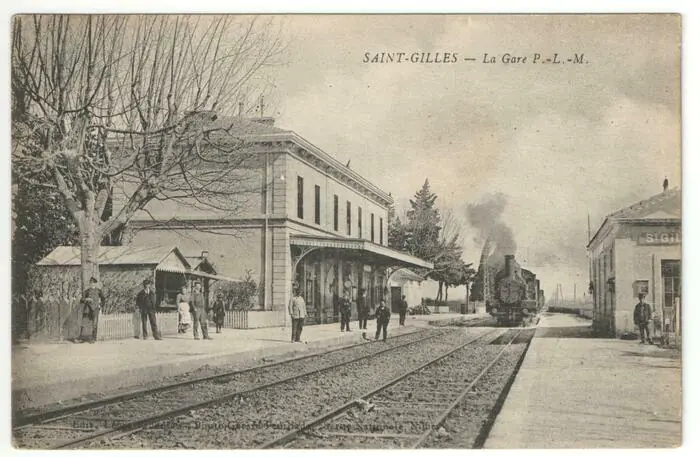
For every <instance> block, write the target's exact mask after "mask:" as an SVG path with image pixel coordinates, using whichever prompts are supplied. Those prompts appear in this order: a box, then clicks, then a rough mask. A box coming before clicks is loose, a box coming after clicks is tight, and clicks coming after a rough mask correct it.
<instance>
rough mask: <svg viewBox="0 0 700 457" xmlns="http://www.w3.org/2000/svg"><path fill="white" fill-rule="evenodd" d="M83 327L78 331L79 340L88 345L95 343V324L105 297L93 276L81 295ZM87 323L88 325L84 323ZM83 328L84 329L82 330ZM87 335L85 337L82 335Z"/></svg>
mask: <svg viewBox="0 0 700 457" xmlns="http://www.w3.org/2000/svg"><path fill="white" fill-rule="evenodd" d="M82 301H83V315H82V318H83V319H82V321H83V325H82V326H81V329H80V339H81V340H83V341H87V342H89V343H94V342H95V341H97V324H98V322H99V320H100V309H102V305H103V304H104V301H105V296H104V294H103V293H102V289H100V286H99V282H98V281H97V278H95V277H94V276H93V277H92V278H90V285H89V287H88V288H87V289H85V292H84V293H83V300H82ZM86 320H87V321H88V322H89V324H87V323H85V321H86ZM83 327H86V328H85V330H83ZM84 332H85V333H87V334H86V335H85V334H84Z"/></svg>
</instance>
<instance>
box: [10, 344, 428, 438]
mask: <svg viewBox="0 0 700 457" xmlns="http://www.w3.org/2000/svg"><path fill="white" fill-rule="evenodd" d="M441 334H442V332H440V331H437V330H426V331H421V332H414V333H411V334H404V335H400V336H397V337H393V338H390V339H389V341H388V343H387V344H383V343H370V344H367V343H360V344H357V345H353V346H349V347H347V346H346V347H343V348H338V349H334V350H332V351H329V352H326V353H322V354H312V355H306V356H302V357H298V358H294V359H290V360H284V361H280V362H275V363H272V364H268V365H265V366H262V367H254V368H249V369H245V370H238V371H233V372H228V373H222V374H217V375H213V376H208V377H205V378H199V379H194V380H187V381H184V382H178V383H173V384H170V385H167V386H161V387H158V388H154V389H148V390H142V391H137V392H131V393H128V394H124V395H118V396H114V397H110V398H105V399H101V400H98V401H93V402H87V403H84V404H80V405H75V406H72V407H69V408H64V409H56V410H52V411H46V412H43V413H40V414H34V415H31V416H23V417H17V418H15V424H14V428H13V436H14V437H15V440H16V442H19V444H20V446H21V445H23V444H26V445H29V446H31V447H38V448H53V449H60V448H73V447H76V446H80V445H84V444H87V443H91V442H95V441H96V440H105V439H107V438H109V437H114V436H120V435H124V434H129V433H133V432H135V431H137V430H141V429H144V428H147V427H149V426H152V425H153V424H157V423H158V422H161V421H163V420H166V419H168V418H171V417H176V416H179V415H183V414H186V413H188V412H190V411H193V410H196V409H200V408H207V407H212V406H213V405H216V404H220V403H222V402H226V401H230V400H232V399H234V398H236V397H241V396H243V395H246V394H250V393H252V392H256V391H260V390H262V389H266V388H270V387H274V386H278V385H281V384H283V383H287V382H291V381H293V380H296V379H300V378H303V377H307V376H311V375H313V374H315V373H320V372H324V371H329V370H332V369H334V368H337V367H340V366H343V365H347V364H350V363H355V362H358V361H362V360H367V359H371V358H373V357H377V356H380V355H381V354H385V353H388V352H391V351H395V350H399V349H401V348H405V347H409V346H411V345H415V344H419V343H421V342H425V341H427V340H431V339H435V338H439V337H440V335H441ZM406 340H408V341H406ZM319 364H320V366H319ZM32 444H33V445H32Z"/></svg>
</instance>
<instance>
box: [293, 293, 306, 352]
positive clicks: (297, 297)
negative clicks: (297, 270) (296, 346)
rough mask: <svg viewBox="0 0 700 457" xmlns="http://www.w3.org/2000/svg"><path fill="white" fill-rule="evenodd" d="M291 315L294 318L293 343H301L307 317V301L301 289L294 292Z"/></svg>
mask: <svg viewBox="0 0 700 457" xmlns="http://www.w3.org/2000/svg"><path fill="white" fill-rule="evenodd" d="M289 315H290V316H291V317H292V343H299V342H300V341H301V330H302V329H303V328H304V318H305V317H306V301H304V297H302V296H301V292H300V291H299V289H295V290H294V297H293V298H292V302H291V303H290V304H289Z"/></svg>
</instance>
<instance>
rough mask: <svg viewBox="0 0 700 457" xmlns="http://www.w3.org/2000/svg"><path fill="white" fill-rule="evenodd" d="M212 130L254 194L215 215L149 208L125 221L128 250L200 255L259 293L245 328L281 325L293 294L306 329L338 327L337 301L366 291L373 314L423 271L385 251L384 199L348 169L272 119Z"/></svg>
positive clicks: (168, 206) (231, 120)
mask: <svg viewBox="0 0 700 457" xmlns="http://www.w3.org/2000/svg"><path fill="white" fill-rule="evenodd" d="M213 122H215V123H219V124H221V125H222V126H223V125H225V126H226V128H227V129H228V130H229V131H235V132H236V136H237V137H238V138H243V139H244V140H245V144H246V153H247V154H253V155H254V156H255V158H256V160H253V161H249V162H248V163H247V164H246V165H245V166H244V167H241V169H240V170H237V174H236V175H235V176H236V179H239V180H243V181H245V182H246V183H248V184H249V188H251V189H254V191H252V192H250V193H248V194H246V195H245V196H242V197H241V199H240V202H237V203H239V205H238V206H239V208H238V210H237V211H236V212H235V214H227V215H224V216H222V215H221V214H218V213H216V211H213V210H212V209H211V208H207V207H204V206H201V205H200V206H197V205H181V204H178V203H176V202H174V201H152V202H151V203H149V205H148V206H147V207H146V210H145V211H143V212H142V213H138V214H137V215H136V217H134V218H133V219H132V220H131V221H130V222H129V224H128V226H127V227H126V228H125V232H127V235H125V239H126V240H127V242H128V243H130V244H131V245H133V246H154V245H168V246H178V248H179V249H180V250H181V251H182V252H183V253H184V254H185V255H186V256H187V255H194V254H198V253H201V252H203V251H208V260H209V261H210V262H211V264H212V265H213V266H214V267H215V268H216V271H217V273H218V275H221V276H225V277H230V278H236V279H241V278H243V277H245V276H246V275H250V277H251V278H252V279H254V280H255V282H256V283H257V285H258V289H259V292H258V300H257V303H256V304H254V306H253V308H252V310H254V311H256V312H255V313H252V312H251V313H249V318H248V323H249V324H248V325H249V326H250V327H261V326H279V325H284V324H285V323H286V322H287V320H288V319H289V316H288V315H287V306H288V304H289V302H290V300H291V296H292V292H293V288H294V287H299V288H300V289H301V291H302V294H303V296H304V298H305V300H306V303H307V311H308V314H309V315H308V317H307V323H309V324H313V323H329V322H335V321H336V320H337V319H338V305H339V298H340V297H342V296H343V294H344V293H347V294H348V295H350V296H351V298H352V301H353V303H356V299H357V297H358V295H359V293H360V291H361V290H363V289H364V290H366V293H367V295H366V296H367V300H368V302H369V304H370V306H371V308H372V309H373V308H375V307H376V306H377V305H378V303H379V300H380V299H382V298H384V299H386V300H387V304H388V303H389V299H390V296H391V295H390V289H389V280H390V278H391V276H392V275H393V273H395V272H396V271H398V270H399V269H401V268H406V267H411V268H414V269H418V270H419V271H423V270H424V271H429V270H430V269H432V267H433V265H432V263H430V262H427V261H425V260H423V259H420V258H416V257H414V256H411V255H409V254H406V253H404V252H399V251H396V250H394V249H391V248H389V247H388V226H389V221H388V212H389V207H390V206H391V205H392V204H393V199H392V197H391V196H390V195H389V194H388V193H387V192H386V191H384V190H382V189H381V188H379V187H378V186H377V185H375V184H373V183H371V182H369V181H368V180H367V179H365V178H364V177H363V176H361V175H360V174H359V173H357V172H356V171H354V170H353V169H352V168H350V167H349V166H347V165H345V164H343V163H340V162H339V161H338V160H336V159H335V158H334V157H332V156H331V155H329V154H327V153H326V152H324V151H323V150H321V149H320V148H319V147H317V146H315V145H313V144H311V143H310V142H309V141H307V140H306V139H304V138H302V137H301V136H300V135H298V134H297V133H295V132H293V131H290V130H284V129H281V128H278V127H276V126H275V125H274V119H272V118H258V119H247V118H243V117H240V116H237V117H227V118H217V119H216V120H215V121H213ZM124 195H127V194H124ZM121 204H123V202H122V203H121ZM119 205H120V200H119V198H118V196H117V195H116V194H115V198H114V206H115V208H118V207H119ZM353 313H356V306H354V305H353Z"/></svg>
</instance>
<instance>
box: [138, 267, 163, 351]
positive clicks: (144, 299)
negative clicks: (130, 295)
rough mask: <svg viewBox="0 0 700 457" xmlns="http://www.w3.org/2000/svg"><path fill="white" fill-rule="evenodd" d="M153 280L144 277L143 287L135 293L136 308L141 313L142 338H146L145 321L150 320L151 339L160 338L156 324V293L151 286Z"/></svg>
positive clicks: (146, 328)
mask: <svg viewBox="0 0 700 457" xmlns="http://www.w3.org/2000/svg"><path fill="white" fill-rule="evenodd" d="M151 284H153V281H152V280H151V279H144V281H143V289H141V291H139V293H138V294H137V295H136V308H138V310H139V312H140V314H141V330H142V331H143V339H144V340H145V339H147V338H148V327H146V321H147V320H149V321H151V331H152V332H153V339H154V340H160V339H161V337H160V332H159V331H158V324H156V293H155V291H154V290H153V289H152V288H151Z"/></svg>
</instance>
